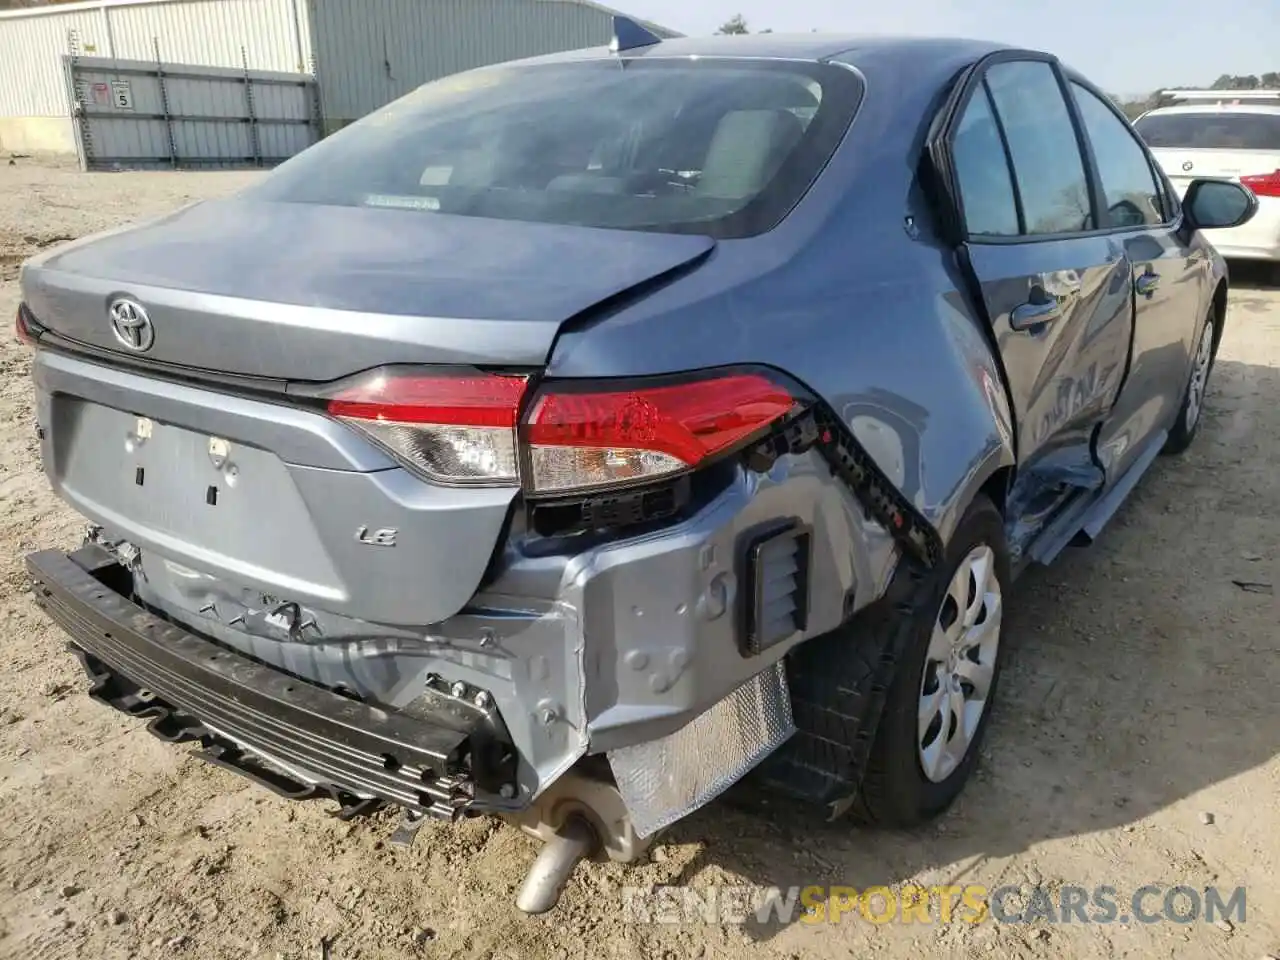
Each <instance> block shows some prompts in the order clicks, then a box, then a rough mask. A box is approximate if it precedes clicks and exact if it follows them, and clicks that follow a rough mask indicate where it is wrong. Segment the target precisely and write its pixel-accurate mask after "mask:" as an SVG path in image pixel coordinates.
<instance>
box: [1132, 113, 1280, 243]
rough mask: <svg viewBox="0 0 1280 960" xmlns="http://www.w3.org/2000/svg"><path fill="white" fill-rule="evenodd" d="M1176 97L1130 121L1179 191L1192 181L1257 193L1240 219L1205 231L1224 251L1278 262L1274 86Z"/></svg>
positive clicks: (1278, 117)
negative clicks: (1249, 214) (1228, 183)
mask: <svg viewBox="0 0 1280 960" xmlns="http://www.w3.org/2000/svg"><path fill="white" fill-rule="evenodd" d="M1168 96H1169V97H1171V98H1175V99H1176V100H1177V101H1180V102H1177V103H1175V104H1173V105H1170V106H1164V107H1159V108H1157V109H1155V110H1150V111H1148V112H1147V113H1144V114H1143V115H1142V116H1141V117H1139V118H1138V120H1137V121H1136V122H1135V127H1136V129H1137V131H1138V133H1139V134H1140V135H1141V136H1142V138H1143V139H1144V140H1145V141H1146V142H1147V146H1149V147H1150V148H1151V152H1152V154H1153V155H1154V156H1155V158H1156V160H1157V162H1159V164H1160V165H1161V166H1162V167H1163V168H1164V170H1165V172H1166V173H1167V174H1168V175H1169V179H1170V180H1171V181H1172V182H1173V186H1174V189H1176V190H1178V191H1179V195H1181V193H1182V191H1184V190H1185V189H1186V188H1187V186H1189V185H1190V184H1191V183H1193V182H1194V181H1195V180H1197V179H1202V178H1205V177H1220V178H1223V179H1227V180H1233V181H1237V182H1239V183H1243V184H1244V185H1245V186H1247V187H1248V188H1249V189H1250V190H1252V191H1253V192H1254V193H1255V194H1257V196H1258V213H1257V215H1256V216H1255V217H1254V218H1253V219H1252V220H1250V221H1249V222H1248V223H1247V224H1244V225H1243V226H1239V227H1232V228H1228V229H1225V230H1214V231H1212V232H1211V233H1210V234H1209V236H1210V238H1211V240H1212V242H1213V245H1214V247H1215V248H1217V250H1218V252H1219V253H1221V254H1222V255H1223V256H1224V257H1237V258H1239V259H1242V260H1265V261H1269V262H1271V263H1280V90H1271V91H1267V90H1253V91H1222V90H1218V91H1202V90H1186V91H1179V90H1173V91H1169V92H1168Z"/></svg>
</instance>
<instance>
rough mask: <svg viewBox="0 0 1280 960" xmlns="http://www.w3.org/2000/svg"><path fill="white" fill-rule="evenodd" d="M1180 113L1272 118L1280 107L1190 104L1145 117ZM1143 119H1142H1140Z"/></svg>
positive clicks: (1161, 109)
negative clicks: (1253, 114) (1236, 114)
mask: <svg viewBox="0 0 1280 960" xmlns="http://www.w3.org/2000/svg"><path fill="white" fill-rule="evenodd" d="M1179 113H1194V114H1200V115H1203V114H1206V113H1255V114H1256V113H1263V114H1271V115H1272V116H1274V115H1276V114H1280V106H1275V105H1272V104H1266V103H1188V104H1178V105H1177V106H1176V107H1156V108H1155V109H1153V110H1148V111H1147V112H1146V113H1144V114H1143V115H1142V116H1143V117H1154V116H1162V117H1163V116H1169V115H1172V114H1179ZM1140 119H1141V118H1140Z"/></svg>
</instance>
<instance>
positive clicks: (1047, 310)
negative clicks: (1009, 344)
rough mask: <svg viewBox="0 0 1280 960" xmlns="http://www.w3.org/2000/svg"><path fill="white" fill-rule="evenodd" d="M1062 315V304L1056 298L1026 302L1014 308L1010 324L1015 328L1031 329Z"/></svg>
mask: <svg viewBox="0 0 1280 960" xmlns="http://www.w3.org/2000/svg"><path fill="white" fill-rule="evenodd" d="M1060 316H1062V304H1061V303H1059V302H1058V301H1057V300H1056V299H1053V300H1047V301H1045V302H1043V303H1024V304H1021V305H1020V306H1016V307H1014V308H1013V312H1012V313H1010V314H1009V326H1010V327H1012V328H1013V329H1014V330H1030V329H1031V328H1032V327H1038V326H1041V325H1042V324H1046V323H1049V322H1050V321H1051V320H1057V319H1058V318H1059V317H1060Z"/></svg>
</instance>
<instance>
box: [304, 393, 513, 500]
mask: <svg viewBox="0 0 1280 960" xmlns="http://www.w3.org/2000/svg"><path fill="white" fill-rule="evenodd" d="M527 382H528V381H527V378H525V377H511V376H499V375H496V374H489V373H480V372H469V373H465V374H446V373H424V372H422V371H421V370H420V369H415V370H407V371H405V370H395V369H387V370H381V371H377V372H375V373H373V374H370V375H368V376H366V377H365V378H363V379H361V380H358V381H356V382H354V383H349V384H346V385H344V386H342V387H341V388H340V389H339V390H338V391H337V392H335V393H333V394H331V395H330V397H329V398H328V411H329V413H330V414H331V415H332V416H335V417H337V418H339V419H340V420H342V421H344V422H345V423H348V424H350V425H352V426H354V427H356V428H358V429H360V430H362V431H364V432H365V433H367V434H368V435H369V436H371V437H372V438H373V439H375V440H376V441H378V443H380V444H381V445H382V446H383V447H385V448H386V449H387V450H389V451H390V452H391V453H393V454H394V455H395V456H396V457H397V458H399V459H400V460H401V461H403V462H404V463H405V464H407V465H408V466H410V467H412V468H414V469H415V470H418V471H419V472H421V473H422V474H424V475H425V476H427V477H429V478H431V479H433V480H439V481H443V482H445V483H481V484H512V485H514V484H516V483H518V482H519V479H520V473H519V468H518V466H517V458H516V420H517V417H518V416H519V412H520V399H521V397H523V396H524V390H525V385H526V384H527Z"/></svg>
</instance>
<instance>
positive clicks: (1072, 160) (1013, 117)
mask: <svg viewBox="0 0 1280 960" xmlns="http://www.w3.org/2000/svg"><path fill="white" fill-rule="evenodd" d="M987 84H988V85H989V87H990V89H991V97H992V99H993V100H994V101H995V105H996V112H997V113H998V114H999V115H1000V121H1001V123H1002V124H1003V125H1004V131H1005V136H1006V137H1007V138H1008V141H1009V153H1010V154H1011V155H1012V157H1013V168H1014V173H1015V174H1016V176H1017V181H1018V192H1019V193H1020V194H1021V197H1022V210H1023V215H1024V216H1025V218H1026V232H1027V233H1028V234H1049V233H1075V232H1078V231H1081V230H1092V229H1094V221H1093V213H1092V209H1093V205H1092V203H1091V202H1090V198H1089V183H1088V180H1087V179H1086V177H1085V172H1084V161H1083V160H1082V159H1081V157H1080V147H1079V144H1077V142H1076V134H1075V127H1074V126H1073V125H1072V123H1071V114H1070V113H1069V112H1068V111H1067V102H1066V101H1065V100H1064V99H1063V98H1062V90H1061V88H1060V87H1059V86H1058V80H1057V77H1056V76H1055V74H1054V71H1053V67H1051V66H1050V65H1049V64H1047V63H1043V62H1041V61H1031V60H1024V61H1013V62H1009V63H997V64H995V65H994V66H993V67H991V68H990V69H989V70H988V71H987Z"/></svg>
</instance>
